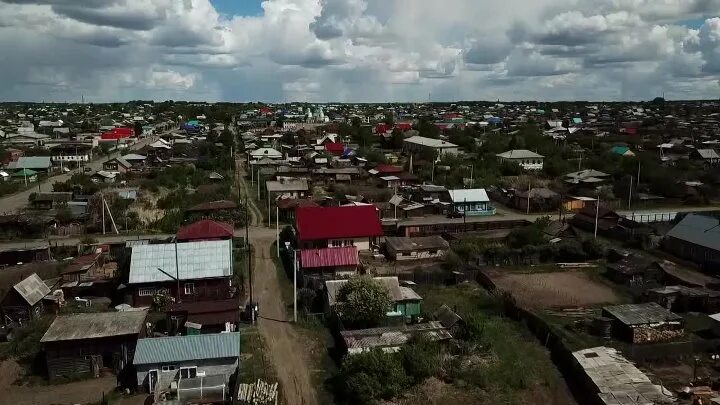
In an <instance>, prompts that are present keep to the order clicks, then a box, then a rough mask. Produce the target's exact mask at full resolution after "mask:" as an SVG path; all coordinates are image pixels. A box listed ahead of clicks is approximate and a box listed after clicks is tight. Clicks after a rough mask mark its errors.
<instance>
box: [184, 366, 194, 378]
mask: <svg viewBox="0 0 720 405" xmlns="http://www.w3.org/2000/svg"><path fill="white" fill-rule="evenodd" d="M195 377H197V367H180V378H195Z"/></svg>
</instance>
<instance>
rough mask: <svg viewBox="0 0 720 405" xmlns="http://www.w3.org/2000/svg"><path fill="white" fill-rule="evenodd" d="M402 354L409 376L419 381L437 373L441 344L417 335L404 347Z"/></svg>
mask: <svg viewBox="0 0 720 405" xmlns="http://www.w3.org/2000/svg"><path fill="white" fill-rule="evenodd" d="M400 356H401V357H402V363H403V366H404V367H405V371H406V372H407V374H408V376H410V377H412V378H413V380H414V381H415V382H416V383H418V382H420V381H423V380H425V379H426V378H429V377H432V376H434V375H436V374H437V372H438V370H439V365H440V363H439V357H440V345H439V344H438V343H437V342H433V341H431V340H429V339H427V338H425V337H424V336H417V337H414V338H412V339H411V340H410V341H409V342H408V343H407V344H405V346H403V347H402V349H401V350H400Z"/></svg>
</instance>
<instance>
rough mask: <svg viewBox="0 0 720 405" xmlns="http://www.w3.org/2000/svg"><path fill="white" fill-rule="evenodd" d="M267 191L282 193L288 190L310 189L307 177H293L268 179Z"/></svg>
mask: <svg viewBox="0 0 720 405" xmlns="http://www.w3.org/2000/svg"><path fill="white" fill-rule="evenodd" d="M266 184H267V191H268V192H270V193H282V192H287V191H308V181H307V179H292V180H279V181H268V182H267V183H266Z"/></svg>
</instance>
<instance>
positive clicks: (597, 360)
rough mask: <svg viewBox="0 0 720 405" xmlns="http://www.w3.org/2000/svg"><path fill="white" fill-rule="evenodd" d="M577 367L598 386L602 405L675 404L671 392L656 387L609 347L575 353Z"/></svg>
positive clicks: (643, 374)
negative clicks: (603, 404)
mask: <svg viewBox="0 0 720 405" xmlns="http://www.w3.org/2000/svg"><path fill="white" fill-rule="evenodd" d="M573 356H574V357H575V360H576V361H577V362H578V364H579V365H580V366H581V367H582V368H583V370H584V371H585V374H586V375H587V376H588V377H589V378H590V380H591V381H592V382H593V384H594V385H595V388H596V390H597V395H598V397H599V398H600V400H601V401H602V403H605V404H608V405H612V404H627V405H650V404H668V403H674V402H675V399H674V398H673V396H672V394H671V393H670V391H668V390H667V389H665V388H664V387H662V386H660V385H655V384H653V383H652V381H650V379H649V378H648V376H647V375H646V374H645V373H643V372H642V371H640V370H639V369H638V368H637V367H635V365H634V364H632V363H631V362H630V361H628V360H627V359H626V358H625V357H623V356H622V355H621V354H620V353H619V352H618V351H617V350H615V349H613V348H609V347H604V346H601V347H593V348H590V349H584V350H579V351H576V352H573Z"/></svg>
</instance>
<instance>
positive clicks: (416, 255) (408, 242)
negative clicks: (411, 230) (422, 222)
mask: <svg viewBox="0 0 720 405" xmlns="http://www.w3.org/2000/svg"><path fill="white" fill-rule="evenodd" d="M449 248H450V244H448V242H447V241H446V240H445V239H443V238H442V237H441V236H439V235H432V236H418V237H405V236H399V237H394V236H388V237H386V238H385V250H386V251H387V255H388V257H389V258H390V259H391V260H419V259H437V258H441V257H443V256H444V255H445V253H447V251H448V249H449Z"/></svg>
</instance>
